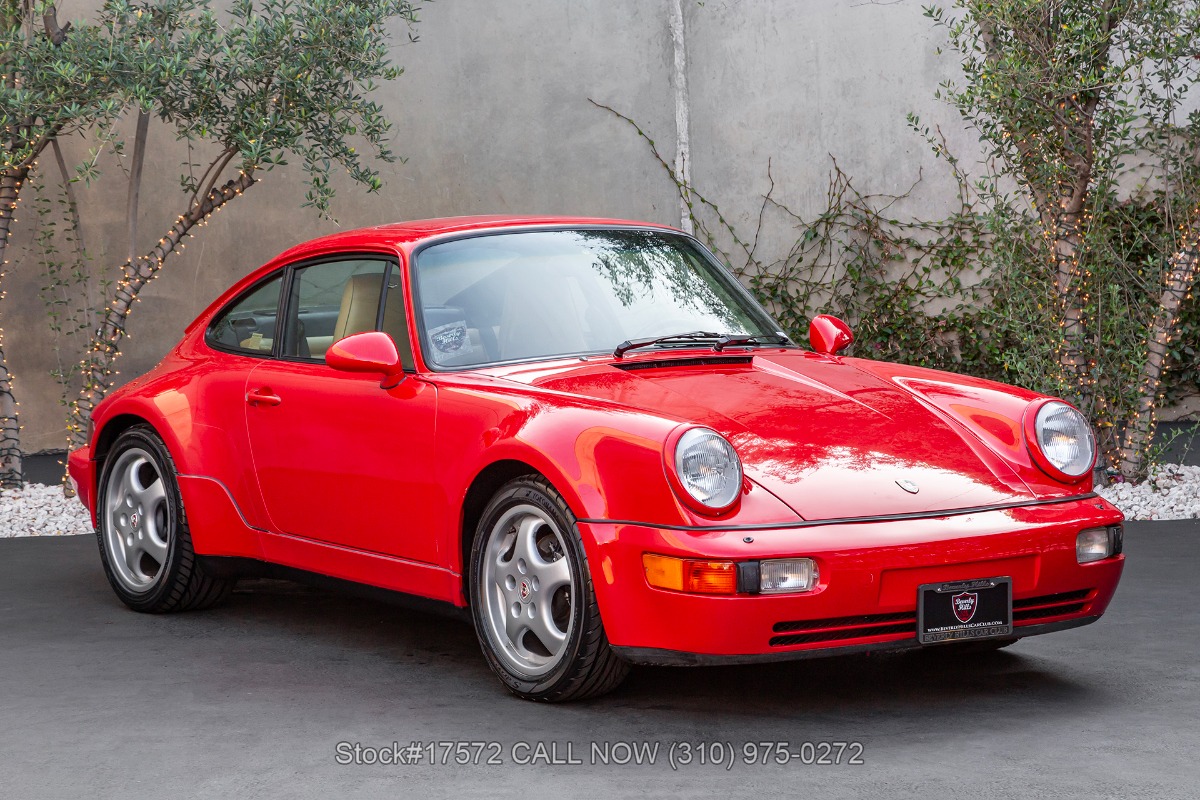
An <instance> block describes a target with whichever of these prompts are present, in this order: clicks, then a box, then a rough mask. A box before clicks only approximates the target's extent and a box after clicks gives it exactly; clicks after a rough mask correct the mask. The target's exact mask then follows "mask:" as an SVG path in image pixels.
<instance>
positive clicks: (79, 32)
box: [0, 0, 169, 486]
mask: <svg viewBox="0 0 1200 800" xmlns="http://www.w3.org/2000/svg"><path fill="white" fill-rule="evenodd" d="M168 13H169V12H168ZM150 23H151V20H150V18H149V17H145V18H137V19H135V20H134V21H133V24H132V25H131V26H130V28H129V33H130V34H131V35H132V36H134V37H137V38H144V39H147V40H148V39H149V35H150V33H151V31H149V30H148V28H149V26H150ZM110 34H111V31H109V30H107V29H105V28H104V27H102V26H97V25H88V24H75V25H72V24H71V23H67V24H65V25H61V26H60V25H59V22H58V18H57V13H56V10H55V7H54V6H53V5H52V4H45V3H35V2H33V0H0V299H2V298H3V297H4V291H3V290H4V285H3V277H4V273H5V268H6V266H7V265H8V257H7V253H8V244H9V238H10V236H11V233H12V225H13V221H14V215H15V213H16V209H17V205H18V202H19V199H20V196H21V190H22V188H23V187H24V186H25V184H26V181H27V180H28V178H29V175H30V173H31V172H32V171H33V170H34V169H35V167H36V166H37V165H38V159H39V158H41V157H42V156H43V154H45V153H46V151H47V150H49V151H51V153H52V155H53V158H54V164H55V166H56V167H58V168H59V169H60V171H61V172H62V173H63V174H64V176H65V173H66V171H67V167H66V163H65V161H64V159H63V155H62V151H61V149H59V147H58V139H59V137H63V136H70V135H77V134H81V133H85V132H87V131H91V130H96V129H102V128H105V127H107V126H109V125H111V123H112V122H113V120H114V119H115V118H116V117H117V116H118V115H119V114H120V112H121V109H122V108H123V107H124V104H125V100H126V98H127V97H128V96H129V90H130V85H129V79H130V77H131V76H130V75H129V73H128V72H127V70H126V69H125V65H126V64H128V63H129V62H130V60H131V59H132V55H133V54H132V53H131V52H130V50H129V44H130V39H127V38H120V39H113V38H111V36H110ZM19 431H20V428H19V425H18V418H17V402H16V398H15V396H14V394H13V386H12V376H11V375H10V374H9V371H8V367H7V361H6V359H5V353H4V341H3V333H2V331H0V485H5V486H7V485H13V484H19V483H20V480H21V451H20V435H19Z"/></svg>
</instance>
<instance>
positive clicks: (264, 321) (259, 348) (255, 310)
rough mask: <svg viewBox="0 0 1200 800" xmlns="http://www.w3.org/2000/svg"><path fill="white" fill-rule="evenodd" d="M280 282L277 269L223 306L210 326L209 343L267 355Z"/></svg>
mask: <svg viewBox="0 0 1200 800" xmlns="http://www.w3.org/2000/svg"><path fill="white" fill-rule="evenodd" d="M282 286H283V273H282V272H280V273H279V274H277V275H276V276H275V277H273V278H271V279H270V280H268V281H267V282H266V283H261V284H259V285H258V286H256V287H255V288H253V289H251V290H250V291H249V292H248V293H246V294H244V295H242V296H241V297H239V298H237V299H236V300H234V301H233V302H232V303H230V304H229V305H228V306H226V307H225V310H224V311H222V312H220V313H219V314H218V315H217V316H216V318H215V319H214V320H213V323H212V325H210V326H209V329H208V341H209V343H210V344H215V345H217V346H219V347H221V348H222V349H225V350H233V351H236V352H239V353H246V354H248V355H258V356H262V355H270V354H271V348H272V347H273V346H274V344H275V332H276V324H275V323H276V321H277V320H276V317H277V315H278V312H279V290H280V287H282Z"/></svg>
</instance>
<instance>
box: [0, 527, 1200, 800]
mask: <svg viewBox="0 0 1200 800" xmlns="http://www.w3.org/2000/svg"><path fill="white" fill-rule="evenodd" d="M1126 553H1127V556H1128V561H1127V566H1126V570H1125V577H1124V579H1123V581H1122V584H1121V587H1120V589H1119V590H1118V592H1117V596H1116V598H1115V600H1114V601H1113V604H1112V606H1111V607H1110V609H1109V612H1108V614H1107V615H1106V616H1105V617H1104V618H1103V619H1102V620H1101V621H1100V622H1098V623H1096V624H1094V625H1090V626H1087V627H1084V628H1080V629H1076V630H1071V631H1065V632H1062V633H1058V634H1052V635H1048V636H1042V637H1035V638H1032V639H1027V640H1024V641H1021V642H1019V643H1017V644H1016V645H1015V646H1014V647H1012V648H1009V649H1008V650H1006V651H1002V652H1000V653H996V654H992V655H991V656H988V657H981V658H973V659H972V658H948V657H946V656H945V655H944V653H936V652H928V653H916V654H908V655H893V656H887V657H864V656H857V657H839V658H833V659H824V660H818V661H807V662H792V663H784V664H773V665H767V666H758V667H729V668H706V669H679V668H676V669H667V668H657V669H652V668H640V669H636V670H635V671H634V672H633V673H632V675H631V676H630V678H629V680H628V681H627V683H626V684H625V685H624V686H623V687H622V688H621V689H619V690H618V691H617V692H616V693H614V694H612V695H610V696H608V697H605V698H601V699H599V700H595V701H592V702H588V703H581V704H573V705H560V706H545V705H537V704H532V703H528V702H524V701H521V700H517V699H515V698H513V697H511V696H510V695H508V694H506V693H505V692H504V691H503V690H502V688H501V686H500V684H499V682H498V681H496V680H495V679H494V678H493V677H492V675H491V674H490V673H489V672H488V670H487V668H486V666H485V665H484V662H483V660H482V658H481V656H480V655H479V652H478V649H477V646H476V643H475V640H474V636H473V633H472V631H471V630H470V628H469V627H468V626H466V625H464V624H461V623H459V622H456V621H453V620H448V619H444V618H440V617H436V616H429V615H425V614H421V613H418V612H414V611H408V610H404V609H402V608H399V607H396V606H393V605H390V604H385V603H380V602H375V601H369V600H362V599H357V598H352V597H347V596H345V595H340V594H337V593H334V592H331V591H325V590H315V589H309V588H305V587H302V586H299V585H297V584H291V583H284V582H275V581H257V582H253V583H250V584H247V585H246V586H245V588H243V589H240V590H239V591H238V592H237V593H236V594H235V595H234V596H233V598H232V599H231V600H230V602H229V603H228V604H226V605H224V606H222V607H221V608H219V609H214V610H211V611H206V612H199V613H191V614H181V615H172V616H147V615H142V614H136V613H133V612H131V611H128V610H126V609H125V607H124V606H122V605H121V604H120V603H119V602H118V601H117V600H116V598H115V597H114V596H113V594H112V592H111V591H110V590H109V588H108V585H107V583H106V582H105V580H104V577H103V575H102V573H101V570H100V562H99V557H98V555H97V553H96V545H95V541H94V539H93V538H92V537H86V536H85V537H56V538H34V539H6V540H0V620H2V622H0V787H3V788H0V795H2V796H3V797H6V798H44V797H48V798H72V799H74V798H89V799H90V798H108V797H119V798H123V800H137V799H138V798H162V797H201V798H222V799H223V798H250V797H287V798H310V797H311V798H332V797H347V798H351V797H354V798H357V797H378V798H402V797H460V798H470V797H516V796H522V797H529V798H538V797H569V798H587V797H604V798H605V799H606V800H616V798H624V797H630V798H633V797H636V798H641V797H655V796H682V797H689V796H690V797H743V796H747V795H756V796H768V797H775V796H786V797H807V796H810V795H816V796H820V797H822V798H842V797H846V798H851V797H871V796H875V797H887V798H897V797H918V796H919V797H946V798H964V797H972V798H1031V797H1038V798H1067V797H1070V798H1074V797H1079V798H1083V797H1087V798H1121V799H1122V800H1127V799H1128V798H1142V797H1144V798H1155V799H1156V800H1160V799H1161V798H1196V797H1198V796H1200V660H1198V657H1200V610H1198V607H1200V598H1198V597H1197V591H1196V586H1197V576H1198V575H1200V521H1195V520H1192V521H1186V522H1151V523H1129V524H1128V525H1127V535H1126ZM460 742H461V743H465V745H464V746H461V747H456V745H457V743H460ZM393 743H394V744H393ZM441 743H449V744H447V745H446V746H443V745H442V744H441ZM472 743H480V744H479V746H476V745H474V744H472ZM777 743H783V745H782V748H783V749H780V745H779V744H777ZM839 743H846V744H845V746H844V747H843V746H841V745H840V744H839ZM414 745H415V747H414ZM656 745H657V749H655V746H656ZM356 746H357V749H356ZM839 748H840V749H839ZM381 753H382V754H383V755H382V758H383V759H384V760H387V761H392V760H407V761H409V762H412V761H415V760H417V761H419V762H420V763H401V764H391V763H388V764H379V763H373V764H367V763H362V762H366V761H372V760H376V759H378V758H379V757H380V754H381ZM431 755H432V759H431ZM605 757H607V758H608V759H609V763H607V764H605V763H604V758H605ZM785 757H786V758H788V759H790V761H789V763H787V764H786V765H780V764H777V763H774V762H775V761H776V760H777V759H783V758H785ZM639 758H640V759H641V761H642V763H641V764H640V765H638V764H637V761H638V759H639ZM443 759H444V760H445V761H446V763H443ZM456 759H457V760H465V761H467V762H468V763H466V764H455V763H454V762H455V760H456ZM431 760H432V761H433V762H434V763H430V761H431ZM748 760H751V761H753V762H754V763H753V764H748V763H746V762H747V761H748ZM763 760H765V761H766V762H767V763H766V764H762V763H759V762H761V761H763ZM835 760H837V761H840V762H841V763H840V764H839V763H825V764H822V763H812V762H820V761H829V762H832V761H835ZM850 760H854V761H862V762H863V763H861V764H858V763H855V764H850V763H847V762H848V761H850ZM339 761H341V762H345V761H349V762H351V763H339ZM476 761H478V762H479V763H473V762H476ZM489 761H491V762H499V763H491V764H489V763H487V762H489ZM626 761H627V762H628V763H621V762H626ZM355 762H358V763H355ZM529 762H532V763H529ZM575 762H579V763H575ZM703 762H709V763H703ZM712 762H717V763H712ZM731 762H732V765H731Z"/></svg>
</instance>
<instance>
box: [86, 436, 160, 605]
mask: <svg viewBox="0 0 1200 800" xmlns="http://www.w3.org/2000/svg"><path fill="white" fill-rule="evenodd" d="M169 513H170V510H169V508H168V507H167V490H166V487H165V485H164V483H163V479H162V475H161V474H159V471H158V467H157V466H155V463H154V458H153V456H151V455H150V454H149V453H148V452H146V451H145V450H143V449H142V448H140V447H130V448H129V449H127V450H125V451H124V452H123V453H121V455H120V456H119V457H118V458H117V460H116V462H115V463H114V464H113V466H112V469H111V472H110V477H109V481H108V485H107V487H106V489H105V493H104V515H105V519H104V522H103V523H102V525H101V528H102V530H103V531H104V543H105V544H106V545H107V547H108V555H109V558H110V559H111V560H112V565H113V570H114V571H115V572H116V574H117V578H118V579H119V580H120V581H121V583H122V584H124V586H125V588H126V589H128V590H129V591H130V592H133V593H134V594H142V593H144V592H147V591H149V590H150V589H151V588H153V587H154V582H155V581H156V580H157V579H158V577H159V576H160V575H161V574H162V573H163V566H164V565H165V564H166V563H167V551H168V549H169V546H170V542H169V541H168V537H170V536H171V524H170V519H169V516H168V515H169Z"/></svg>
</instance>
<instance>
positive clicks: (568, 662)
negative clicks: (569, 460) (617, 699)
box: [469, 475, 628, 701]
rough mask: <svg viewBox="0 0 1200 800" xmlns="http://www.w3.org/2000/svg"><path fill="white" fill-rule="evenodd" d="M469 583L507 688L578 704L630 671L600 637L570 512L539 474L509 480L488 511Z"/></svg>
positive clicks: (480, 626) (482, 635)
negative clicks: (572, 701) (573, 701)
mask: <svg viewBox="0 0 1200 800" xmlns="http://www.w3.org/2000/svg"><path fill="white" fill-rule="evenodd" d="M469 585H470V588H471V595H470V600H471V610H472V616H473V618H474V620H475V632H476V634H477V635H478V637H479V642H480V645H481V646H482V648H483V652H484V655H485V656H486V658H487V659H488V663H489V664H490V665H491V667H492V669H493V671H495V673H496V674H497V675H498V676H499V677H500V679H501V680H502V681H503V682H504V684H505V685H506V686H508V688H509V689H510V690H511V691H512V692H513V693H515V694H517V695H519V696H521V697H525V698H528V699H531V700H547V701H558V700H576V699H580V698H584V697H591V696H593V695H597V694H602V693H604V692H607V691H609V690H610V689H612V688H613V687H615V686H616V685H617V684H618V683H620V682H621V680H622V679H623V678H624V677H625V674H626V673H627V672H628V666H627V665H626V664H625V662H623V661H621V660H620V659H618V658H617V656H616V655H615V654H614V653H613V651H612V648H611V647H610V646H609V644H608V639H607V637H606V636H605V635H604V626H603V624H602V623H601V620H600V611H599V609H598V607H597V605H596V597H595V594H594V593H593V591H592V580H591V574H590V572H589V571H588V564H587V556H586V554H585V553H584V550H583V543H582V540H581V539H580V535H579V529H578V528H577V527H576V525H575V517H574V515H573V514H572V513H571V510H570V509H569V508H568V506H567V504H566V503H565V502H564V501H563V499H562V497H561V496H560V495H559V494H558V492H557V491H555V490H554V487H553V486H551V485H550V484H549V482H547V481H546V480H545V479H543V478H541V477H539V476H533V475H530V476H524V477H521V478H517V479H516V480H513V481H510V482H509V483H507V484H505V485H504V486H503V487H501V489H500V491H499V492H497V493H496V495H495V497H493V498H492V501H491V502H490V503H489V504H488V506H487V508H485V509H484V512H483V515H482V517H481V519H480V521H479V526H478V528H477V531H476V536H475V540H474V543H473V546H472V551H471V579H470V584H469Z"/></svg>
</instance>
